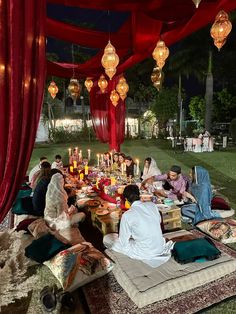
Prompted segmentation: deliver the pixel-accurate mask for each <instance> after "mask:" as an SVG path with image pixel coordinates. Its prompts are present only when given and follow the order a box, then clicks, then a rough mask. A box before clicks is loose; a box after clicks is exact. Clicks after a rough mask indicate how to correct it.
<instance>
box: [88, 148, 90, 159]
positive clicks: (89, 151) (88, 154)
mask: <svg viewBox="0 0 236 314" xmlns="http://www.w3.org/2000/svg"><path fill="white" fill-rule="evenodd" d="M90 157H91V150H90V149H88V160H90Z"/></svg>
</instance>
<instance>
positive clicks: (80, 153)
mask: <svg viewBox="0 0 236 314" xmlns="http://www.w3.org/2000/svg"><path fill="white" fill-rule="evenodd" d="M82 159H83V156H82V150H80V151H79V160H80V161H82Z"/></svg>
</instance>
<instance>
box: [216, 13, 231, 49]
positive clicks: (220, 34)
mask: <svg viewBox="0 0 236 314" xmlns="http://www.w3.org/2000/svg"><path fill="white" fill-rule="evenodd" d="M231 30H232V24H231V22H230V20H229V16H228V14H227V13H226V12H225V11H223V10H222V11H220V12H219V13H218V14H217V16H216V19H215V22H214V24H213V25H212V27H211V37H212V38H213V39H214V45H215V46H216V47H217V48H218V50H220V48H221V47H222V46H223V45H224V44H225V42H226V38H227V36H228V35H229V33H230V32H231Z"/></svg>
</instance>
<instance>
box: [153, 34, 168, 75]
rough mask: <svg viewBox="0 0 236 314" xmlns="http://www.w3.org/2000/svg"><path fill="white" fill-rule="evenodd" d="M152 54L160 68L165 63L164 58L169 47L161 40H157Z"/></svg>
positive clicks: (166, 56)
mask: <svg viewBox="0 0 236 314" xmlns="http://www.w3.org/2000/svg"><path fill="white" fill-rule="evenodd" d="M152 56H153V58H154V60H156V62H157V65H158V66H159V68H160V69H162V68H163V66H164V65H165V62H166V59H167V58H168V56H169V49H168V47H166V45H165V43H164V41H163V40H159V41H158V42H157V45H156V48H155V49H154V51H153V53H152Z"/></svg>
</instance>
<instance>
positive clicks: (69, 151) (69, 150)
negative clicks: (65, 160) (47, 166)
mask: <svg viewBox="0 0 236 314" xmlns="http://www.w3.org/2000/svg"><path fill="white" fill-rule="evenodd" d="M68 153H69V157H70V156H71V148H69V149H68Z"/></svg>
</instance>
